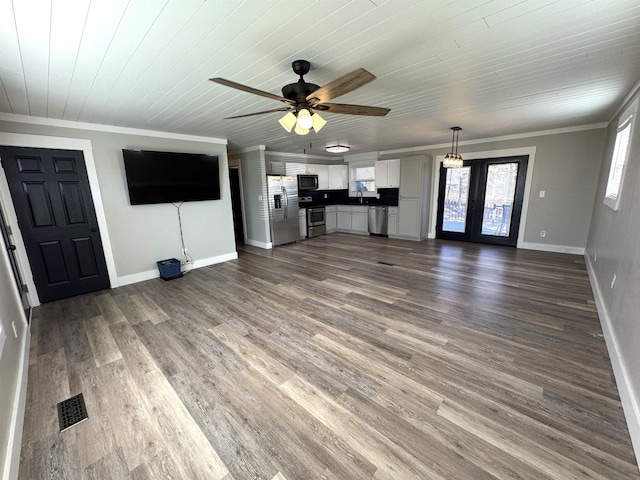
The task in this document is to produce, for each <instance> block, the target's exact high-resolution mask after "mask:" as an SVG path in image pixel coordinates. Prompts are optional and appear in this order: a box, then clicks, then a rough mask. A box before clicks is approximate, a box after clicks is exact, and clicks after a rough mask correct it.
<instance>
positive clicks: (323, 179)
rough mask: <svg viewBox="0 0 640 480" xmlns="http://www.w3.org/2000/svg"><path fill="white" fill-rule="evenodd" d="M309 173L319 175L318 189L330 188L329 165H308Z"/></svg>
mask: <svg viewBox="0 0 640 480" xmlns="http://www.w3.org/2000/svg"><path fill="white" fill-rule="evenodd" d="M307 173H312V174H315V175H318V190H329V165H317V164H313V163H310V164H309V165H307Z"/></svg>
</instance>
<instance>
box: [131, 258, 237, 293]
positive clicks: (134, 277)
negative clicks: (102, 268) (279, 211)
mask: <svg viewBox="0 0 640 480" xmlns="http://www.w3.org/2000/svg"><path fill="white" fill-rule="evenodd" d="M236 258H238V252H231V253H225V254H223V255H217V256H215V257H209V258H203V259H201V260H196V261H195V262H194V263H193V268H200V267H206V266H208V265H213V264H215V263H222V262H228V261H229V260H235V259H236ZM159 276H160V272H159V271H158V269H154V270H147V271H145V272H139V273H133V274H131V275H125V276H123V277H118V285H119V286H124V285H130V284H132V283H138V282H144V281H145V280H151V279H152V278H158V277H159Z"/></svg>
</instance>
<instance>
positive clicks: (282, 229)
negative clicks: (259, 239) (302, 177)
mask: <svg viewBox="0 0 640 480" xmlns="http://www.w3.org/2000/svg"><path fill="white" fill-rule="evenodd" d="M267 192H268V193H267V195H268V197H269V224H270V225H271V242H272V243H273V245H274V246H275V245H282V244H284V243H291V242H296V241H298V240H300V220H299V218H298V179H297V178H296V177H292V176H289V175H267Z"/></svg>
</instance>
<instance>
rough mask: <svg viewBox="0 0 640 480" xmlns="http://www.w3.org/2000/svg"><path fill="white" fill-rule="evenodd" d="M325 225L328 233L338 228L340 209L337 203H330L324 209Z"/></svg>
mask: <svg viewBox="0 0 640 480" xmlns="http://www.w3.org/2000/svg"><path fill="white" fill-rule="evenodd" d="M324 213H325V224H326V225H325V227H326V229H327V233H333V232H335V231H336V229H337V228H338V209H337V207H336V206H335V205H329V206H327V207H326V208H325V210H324Z"/></svg>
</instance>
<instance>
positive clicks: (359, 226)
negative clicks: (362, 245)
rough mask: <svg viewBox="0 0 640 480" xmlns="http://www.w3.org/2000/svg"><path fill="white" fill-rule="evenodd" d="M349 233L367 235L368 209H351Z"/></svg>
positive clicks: (357, 207) (354, 207) (358, 207)
mask: <svg viewBox="0 0 640 480" xmlns="http://www.w3.org/2000/svg"><path fill="white" fill-rule="evenodd" d="M351 231H352V232H354V233H369V207H360V206H353V207H351Z"/></svg>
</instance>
